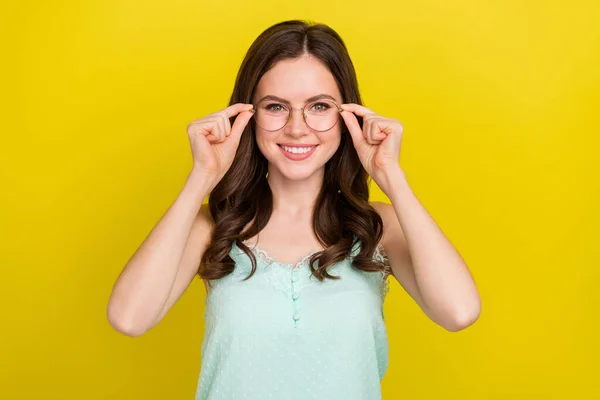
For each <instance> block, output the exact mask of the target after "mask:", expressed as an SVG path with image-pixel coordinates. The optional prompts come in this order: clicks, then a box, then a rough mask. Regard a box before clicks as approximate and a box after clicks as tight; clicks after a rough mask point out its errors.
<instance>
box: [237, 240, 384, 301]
mask: <svg viewBox="0 0 600 400" xmlns="http://www.w3.org/2000/svg"><path fill="white" fill-rule="evenodd" d="M242 243H244V244H245V245H246V246H248V248H249V249H250V251H252V252H253V253H254V254H255V255H256V256H257V257H259V258H260V259H261V260H262V261H264V262H265V263H267V264H269V265H271V264H275V265H279V266H282V267H285V269H286V270H287V269H290V268H291V269H292V270H298V269H301V268H306V267H308V262H309V260H310V258H311V257H312V256H313V255H314V254H316V253H317V252H318V251H313V252H311V253H310V254H308V255H306V256H305V257H303V258H302V260H300V261H298V262H297V263H296V264H288V263H281V262H279V261H277V260H275V258H274V257H272V256H271V255H269V253H268V252H267V251H266V250H264V249H262V248H261V247H260V246H259V245H258V243H248V241H246V240H243V241H242ZM373 259H374V260H377V261H379V262H381V263H383V264H384V265H385V270H384V271H383V272H381V273H380V274H381V281H382V287H381V292H382V298H385V296H386V295H387V294H388V292H389V291H390V281H389V279H388V278H389V276H390V275H391V267H390V263H389V259H388V256H387V253H386V252H385V249H384V248H383V246H382V245H381V244H378V245H377V246H376V248H375V253H374V254H373Z"/></svg>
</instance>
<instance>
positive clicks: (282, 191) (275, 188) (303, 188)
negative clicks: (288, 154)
mask: <svg viewBox="0 0 600 400" xmlns="http://www.w3.org/2000/svg"><path fill="white" fill-rule="evenodd" d="M324 172H325V170H324V169H323V168H322V169H320V170H319V171H316V172H315V173H314V174H312V175H311V176H309V177H307V178H306V179H303V180H290V179H287V178H285V177H284V176H282V175H281V174H280V173H279V172H278V171H273V170H272V169H269V176H268V177H267V181H268V182H269V186H270V187H271V192H272V193H273V212H277V213H279V214H285V215H300V214H304V213H306V212H307V211H308V212H312V210H313V207H314V204H315V201H316V200H317V196H318V195H319V192H320V191H321V186H322V184H323V174H324Z"/></svg>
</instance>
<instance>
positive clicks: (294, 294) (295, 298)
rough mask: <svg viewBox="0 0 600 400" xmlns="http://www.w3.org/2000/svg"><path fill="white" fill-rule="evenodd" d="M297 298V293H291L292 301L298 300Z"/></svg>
mask: <svg viewBox="0 0 600 400" xmlns="http://www.w3.org/2000/svg"><path fill="white" fill-rule="evenodd" d="M299 296H300V295H299V294H298V293H296V292H294V293H292V299H294V300H298V297H299Z"/></svg>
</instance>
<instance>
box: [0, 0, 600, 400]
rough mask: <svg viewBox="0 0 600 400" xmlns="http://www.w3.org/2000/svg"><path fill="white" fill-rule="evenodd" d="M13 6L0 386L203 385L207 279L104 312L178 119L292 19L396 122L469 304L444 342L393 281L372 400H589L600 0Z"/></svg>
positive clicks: (26, 395)
mask: <svg viewBox="0 0 600 400" xmlns="http://www.w3.org/2000/svg"><path fill="white" fill-rule="evenodd" d="M9 4H10V5H8V4H7V5H4V6H3V15H2V16H0V26H1V27H2V28H0V29H2V32H0V33H1V37H2V39H1V40H2V42H3V43H2V58H3V61H2V67H0V68H2V71H1V74H0V76H2V78H1V79H2V81H3V82H2V102H3V104H2V107H1V110H2V114H3V115H2V119H1V124H2V125H1V132H2V133H1V134H2V138H1V142H0V143H1V144H0V156H1V169H0V178H1V182H2V183H1V186H0V188H1V190H2V193H1V196H0V199H1V200H0V201H1V207H0V212H1V214H0V217H1V222H0V228H1V233H2V237H1V240H0V251H1V256H0V265H1V267H2V274H1V278H0V282H2V283H1V292H0V296H1V299H2V318H1V333H0V335H1V337H0V352H1V353H0V398H2V399H47V400H50V399H69V400H70V399H147V400H149V399H191V398H193V394H194V391H195V387H196V379H197V375H198V372H199V367H200V345H201V340H202V326H203V325H202V324H203V321H202V313H203V311H204V306H203V303H202V300H203V294H204V293H203V287H202V285H201V282H200V281H199V280H196V281H195V282H194V283H193V285H192V287H191V289H190V290H189V291H188V292H187V293H186V295H185V296H184V297H183V298H182V300H181V301H180V302H179V303H178V304H177V305H176V306H175V307H174V309H173V310H172V311H171V312H170V314H169V315H168V316H167V317H166V318H165V319H164V320H163V322H161V323H160V324H159V325H158V326H157V327H156V328H155V329H153V330H152V331H150V332H149V333H147V334H146V335H144V336H142V337H139V338H135V339H132V338H128V337H125V336H122V335H120V334H118V333H116V332H115V331H113V330H112V329H111V328H110V326H109V325H108V323H107V321H106V317H105V308H106V302H107V300H108V296H109V293H110V290H111V288H112V284H113V283H114V280H115V279H116V277H117V275H118V273H119V272H120V270H121V268H122V267H123V266H124V265H125V263H126V262H127V260H128V258H129V256H130V255H131V254H132V253H133V252H134V251H135V249H136V248H137V246H138V245H139V244H140V243H141V241H142V240H143V239H144V238H145V236H146V235H147V233H148V232H149V231H150V230H151V229H152V227H153V226H154V224H155V223H156V222H157V221H158V219H159V218H160V217H161V216H162V214H163V212H164V211H165V210H166V208H167V207H168V206H169V205H170V204H171V202H172V201H173V200H174V199H175V197H176V196H177V194H178V192H179V190H180V189H181V187H182V185H183V183H184V181H185V178H186V176H187V173H188V171H189V169H190V167H191V156H190V151H189V144H188V139H187V136H186V130H185V128H186V125H187V124H188V123H189V122H190V121H191V120H193V119H196V118H200V117H202V116H204V115H206V114H208V113H209V112H213V111H216V110H218V109H221V108H223V107H225V106H226V104H227V100H228V98H229V96H230V93H231V89H232V87H233V82H234V78H235V74H236V72H237V69H238V67H239V64H240V62H241V60H242V58H243V56H244V54H245V51H246V50H247V48H248V46H249V45H250V44H251V43H252V41H253V40H254V38H255V37H256V36H257V35H258V34H259V33H260V32H262V31H263V30H264V29H265V28H267V27H268V26H270V25H272V24H274V23H276V22H279V21H281V20H285V19H293V18H302V19H309V20H315V21H319V22H325V23H327V24H330V25H331V26H332V27H333V28H334V29H336V30H337V31H338V32H339V33H340V34H341V36H342V37H343V38H344V40H345V41H346V44H347V45H348V47H349V50H350V54H351V56H352V58H353V60H354V63H355V66H356V69H357V72H358V77H359V83H360V87H361V90H362V94H363V96H364V100H365V104H366V105H367V106H368V107H369V108H372V109H373V110H374V111H376V112H378V113H379V114H382V115H384V116H388V117H393V118H397V119H399V120H400V121H401V122H402V123H403V124H404V126H405V134H404V139H403V147H402V152H401V160H400V163H401V166H402V167H403V168H404V170H405V171H406V173H407V176H408V178H409V182H410V184H411V186H412V187H413V189H414V191H415V192H416V194H417V196H418V197H419V199H420V200H421V202H422V203H423V204H424V205H425V207H426V208H427V209H428V210H429V211H430V213H431V214H432V215H433V217H434V218H435V219H436V221H437V222H438V223H439V225H440V226H441V227H442V229H443V230H444V232H445V233H446V234H447V235H448V237H449V238H450V240H451V241H452V242H453V243H454V245H455V246H456V247H457V248H458V249H459V251H460V252H461V254H462V255H463V256H464V258H465V260H466V261H467V263H468V265H469V267H470V268H471V270H472V272H473V274H474V276H475V278H476V281H477V283H478V287H479V289H480V291H481V296H482V299H483V313H482V315H481V318H480V320H479V321H478V322H477V323H476V324H475V325H474V326H472V327H470V328H469V329H467V330H465V331H462V332H459V333H449V332H446V331H444V330H443V329H442V328H440V327H438V326H437V325H435V324H433V323H432V322H430V321H429V320H428V319H427V318H426V317H425V315H424V314H423V313H422V312H421V311H420V310H419V309H418V308H417V307H416V305H415V304H414V303H413V302H412V301H411V300H410V299H409V298H408V297H407V295H406V294H405V293H404V292H403V291H402V289H401V288H400V287H399V286H398V285H397V283H393V284H392V288H391V292H390V295H389V297H388V299H387V302H386V314H387V321H388V329H389V338H390V348H391V350H390V357H391V365H390V369H389V371H388V373H387V375H386V377H385V379H384V381H383V390H384V399H598V398H600V384H599V383H598V382H597V379H598V376H599V375H600V371H599V369H600V367H599V356H600V348H599V345H598V340H599V338H600V332H599V331H600V329H599V328H598V318H599V316H600V311H599V309H600V295H599V291H600V290H599V289H598V284H599V283H600V279H599V278H600V274H599V272H598V268H599V267H600V265H599V264H600V254H599V251H598V248H599V246H598V244H597V242H598V239H599V236H600V235H599V233H598V226H599V224H600V218H599V214H600V213H599V212H598V205H599V204H600V193H599V192H600V191H599V190H598V189H599V178H598V172H599V170H600V168H599V165H598V157H597V153H598V151H599V145H600V139H599V137H600V128H599V126H600V117H599V115H600V29H599V28H597V27H596V26H595V25H597V24H598V21H599V20H600V5H598V3H597V2H595V1H592V0H589V1H579V0H570V1H562V2H559V1H522V0H510V1H506V0H505V1H497V2H482V1H476V0H454V1H446V0H428V1H405V2H396V1H385V2H383V1H381V2H370V3H369V2H366V1H363V2H351V1H334V0H327V1H319V2H298V1H283V2H272V1H252V2H245V1H228V2H200V1H182V0H170V1H139V0H138V1H132V0H128V1H123V0H120V1H105V0H103V1H99V0H96V1H72V0H71V1H63V2H41V1H40V2H11V3H9ZM373 189H374V190H373V199H375V200H382V199H385V197H384V195H383V194H382V193H381V192H380V191H378V190H377V188H376V187H375V186H373ZM324 382H327V379H326V377H324Z"/></svg>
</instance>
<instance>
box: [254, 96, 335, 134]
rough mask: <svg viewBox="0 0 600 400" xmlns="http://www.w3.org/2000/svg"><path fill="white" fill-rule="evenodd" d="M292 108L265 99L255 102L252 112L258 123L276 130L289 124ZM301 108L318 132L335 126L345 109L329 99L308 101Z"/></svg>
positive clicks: (263, 127) (308, 122)
mask: <svg viewBox="0 0 600 400" xmlns="http://www.w3.org/2000/svg"><path fill="white" fill-rule="evenodd" d="M292 110H294V108H292V107H289V105H286V104H284V103H279V102H276V101H273V100H264V101H261V102H260V103H258V104H255V105H254V108H253V109H252V112H253V113H254V119H255V121H256V125H258V126H259V127H261V128H262V129H264V130H266V131H269V132H274V131H278V130H280V129H282V128H283V127H284V126H286V125H287V123H288V122H289V121H290V119H291V116H292ZM298 110H300V108H298ZM301 110H302V116H303V117H304V122H306V125H308V127H309V128H310V129H312V130H314V131H317V132H325V131H328V130H330V129H331V128H333V127H334V126H335V124H337V122H338V120H339V117H338V116H339V114H340V113H341V112H342V111H344V110H342V109H341V108H340V107H339V106H338V105H337V103H335V102H334V101H332V100H329V99H321V100H316V101H314V102H312V103H308V104H307V105H305V106H304V107H303V108H302V109H301Z"/></svg>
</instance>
